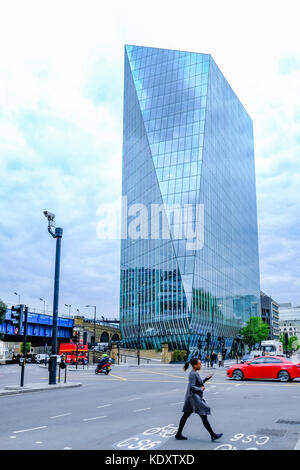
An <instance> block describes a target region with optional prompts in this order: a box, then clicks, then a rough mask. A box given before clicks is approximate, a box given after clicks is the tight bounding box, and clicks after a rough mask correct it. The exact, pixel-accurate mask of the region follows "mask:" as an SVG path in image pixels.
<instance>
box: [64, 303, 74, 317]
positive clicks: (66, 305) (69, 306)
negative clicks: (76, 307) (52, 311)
mask: <svg viewBox="0 0 300 470" xmlns="http://www.w3.org/2000/svg"><path fill="white" fill-rule="evenodd" d="M65 307H68V308H69V318H71V314H70V311H71V307H72V305H68V304H65Z"/></svg>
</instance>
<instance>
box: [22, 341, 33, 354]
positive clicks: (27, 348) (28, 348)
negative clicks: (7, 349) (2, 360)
mask: <svg viewBox="0 0 300 470" xmlns="http://www.w3.org/2000/svg"><path fill="white" fill-rule="evenodd" d="M23 344H24V343H20V352H21V354H23ZM30 348H31V343H26V347H25V354H28V353H30Z"/></svg>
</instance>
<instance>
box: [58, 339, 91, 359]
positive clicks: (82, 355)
mask: <svg viewBox="0 0 300 470" xmlns="http://www.w3.org/2000/svg"><path fill="white" fill-rule="evenodd" d="M77 351H78V354H77ZM62 354H64V356H65V362H66V363H67V364H76V361H77V358H78V364H87V362H88V346H87V344H82V343H79V344H78V350H77V344H74V343H72V342H70V343H60V346H59V355H60V356H61V355H62Z"/></svg>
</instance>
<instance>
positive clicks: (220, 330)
mask: <svg viewBox="0 0 300 470" xmlns="http://www.w3.org/2000/svg"><path fill="white" fill-rule="evenodd" d="M122 195H123V196H126V198H127V207H126V209H124V210H123V221H122V233H123V239H122V243H121V295H120V328H121V333H122V337H123V340H124V343H125V345H126V346H128V347H137V346H138V343H139V342H140V345H141V347H142V348H160V347H161V344H162V343H164V342H167V343H169V347H170V348H171V349H187V348H189V349H190V350H193V349H195V348H197V344H198V340H200V341H201V344H202V346H203V348H204V346H205V337H206V334H207V333H208V332H210V333H211V335H212V340H213V346H215V347H217V342H218V337H219V336H224V338H225V342H226V346H227V347H230V346H231V343H232V339H233V338H234V336H235V335H236V334H237V333H238V331H239V329H240V327H241V326H243V324H244V322H245V321H246V320H247V319H248V318H249V316H251V315H258V314H259V312H260V286H259V264H258V240H257V211H256V188H255V168H254V148H253V127H252V121H251V119H250V117H249V115H248V114H247V112H246V111H245V109H244V107H243V106H242V104H241V103H240V101H239V100H238V98H237V97H236V95H235V94H234V92H233V91H232V89H231V87H230V86H229V84H228V82H227V81H226V79H225V78H224V76H223V75H222V73H221V72H220V70H219V69H218V67H217V65H216V63H215V62H214V60H213V59H212V57H211V56H210V55H207V54H200V53H189V52H181V51H174V50H165V49H156V48H150V47H139V46H128V45H127V46H125V84H124V120H123V178H122ZM154 204H155V205H158V207H161V208H162V212H163V213H162V217H165V218H167V220H168V224H167V227H168V230H169V233H167V234H166V233H162V228H161V227H159V228H158V229H156V230H154V231H153V227H152V226H153V213H152V212H151V210H152V209H151V208H152V205H154ZM186 204H189V205H190V206H189V207H191V208H192V209H191V212H190V215H189V216H187V219H185V221H186V220H189V218H188V217H190V222H191V224H192V226H193V227H195V226H196V225H195V223H196V219H197V207H198V205H202V206H201V207H203V214H204V217H203V218H202V219H201V223H200V225H197V227H198V230H201V231H202V232H203V246H202V248H201V249H190V245H188V243H189V236H188V235H187V234H186V232H185V229H184V228H183V225H184V223H183V220H182V219H178V218H176V217H174V216H172V215H170V214H171V212H170V207H174V205H175V206H176V207H180V208H183V207H184V206H185V205H186ZM125 210H126V216H125V214H124V212H125ZM135 211H136V214H139V215H141V213H142V212H143V215H144V217H141V218H140V224H139V233H140V236H129V232H130V224H132V221H133V220H134V215H133V214H134V212H135ZM145 214H146V216H145ZM151 215H152V217H151ZM167 216H168V217H167ZM199 227H200V228H199ZM182 229H183V230H182ZM182 232H183V236H175V235H174V234H177V235H178V233H182ZM188 247H189V248H188Z"/></svg>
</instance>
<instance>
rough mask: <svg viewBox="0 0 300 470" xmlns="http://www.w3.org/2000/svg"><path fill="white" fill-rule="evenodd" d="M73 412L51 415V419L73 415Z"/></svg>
mask: <svg viewBox="0 0 300 470" xmlns="http://www.w3.org/2000/svg"><path fill="white" fill-rule="evenodd" d="M71 414H72V413H64V414H63V415H56V416H50V419H54V418H61V417H62V416H69V415H71Z"/></svg>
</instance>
